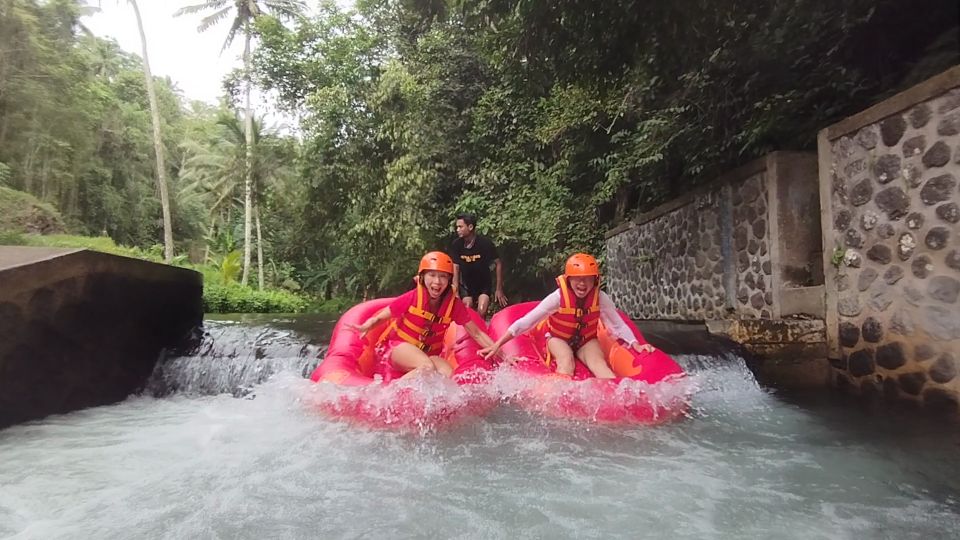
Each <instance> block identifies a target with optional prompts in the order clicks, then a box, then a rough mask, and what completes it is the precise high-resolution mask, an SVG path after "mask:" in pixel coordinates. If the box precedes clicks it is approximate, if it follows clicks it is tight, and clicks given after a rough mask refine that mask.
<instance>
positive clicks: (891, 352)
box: [877, 341, 907, 370]
mask: <svg viewBox="0 0 960 540" xmlns="http://www.w3.org/2000/svg"><path fill="white" fill-rule="evenodd" d="M906 363H907V357H906V356H905V355H904V354H903V345H902V344H901V343H900V342H897V341H894V342H893V343H887V344H886V345H883V346H881V347H880V348H879V349H877V365H878V366H880V367H882V368H884V369H889V370H894V369H899V368H901V367H903V365H904V364H906Z"/></svg>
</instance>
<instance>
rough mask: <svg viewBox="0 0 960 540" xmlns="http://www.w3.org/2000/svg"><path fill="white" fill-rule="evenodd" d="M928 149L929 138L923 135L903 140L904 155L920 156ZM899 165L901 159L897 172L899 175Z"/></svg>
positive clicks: (907, 156) (898, 161)
mask: <svg viewBox="0 0 960 540" xmlns="http://www.w3.org/2000/svg"><path fill="white" fill-rule="evenodd" d="M926 149H927V138H926V137H924V136H923V135H917V136H916V137H911V138H909V139H907V140H906V141H904V142H903V157H905V158H910V157H913V156H919V155H920V154H922V153H923V151H924V150H926ZM899 167H900V160H899V159H898V160H897V172H898V176H899V172H900V171H899Z"/></svg>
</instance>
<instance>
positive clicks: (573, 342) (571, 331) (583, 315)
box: [544, 253, 600, 350]
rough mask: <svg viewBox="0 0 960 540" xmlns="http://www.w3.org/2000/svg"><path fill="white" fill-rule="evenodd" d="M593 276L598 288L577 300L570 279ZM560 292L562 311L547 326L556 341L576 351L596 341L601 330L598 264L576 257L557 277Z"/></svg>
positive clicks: (582, 255) (588, 257)
mask: <svg viewBox="0 0 960 540" xmlns="http://www.w3.org/2000/svg"><path fill="white" fill-rule="evenodd" d="M576 276H593V277H595V278H596V284H595V285H594V287H593V288H592V289H590V292H589V293H587V296H585V297H584V298H578V297H577V295H576V294H575V293H574V292H573V290H572V289H571V288H570V283H569V282H568V281H567V279H568V278H570V277H576ZM557 286H558V287H559V288H560V309H558V310H557V311H556V312H555V313H553V314H552V315H550V317H548V318H547V320H546V321H544V323H545V324H546V327H547V330H548V331H549V332H550V335H551V336H553V337H558V338H560V339H562V340H564V341H566V342H567V343H569V344H570V346H571V347H572V348H573V350H577V349H579V348H580V345H583V344H584V343H586V342H588V341H590V340H591V339H594V338H595V337H597V331H598V329H599V326H600V270H599V267H598V266H597V260H596V259H594V258H593V257H591V256H590V255H587V254H586V253H577V254H576V255H573V256H572V257H570V258H569V259H567V264H566V266H565V268H564V273H563V275H562V276H558V277H557Z"/></svg>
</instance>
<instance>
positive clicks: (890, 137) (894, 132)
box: [880, 116, 907, 146]
mask: <svg viewBox="0 0 960 540" xmlns="http://www.w3.org/2000/svg"><path fill="white" fill-rule="evenodd" d="M906 130H907V122H906V121H904V119H903V117H902V116H893V117H890V118H887V119H886V120H884V121H883V122H880V137H881V138H882V139H883V144H885V145H887V146H896V145H897V143H898V142H900V138H901V137H903V132H904V131H906Z"/></svg>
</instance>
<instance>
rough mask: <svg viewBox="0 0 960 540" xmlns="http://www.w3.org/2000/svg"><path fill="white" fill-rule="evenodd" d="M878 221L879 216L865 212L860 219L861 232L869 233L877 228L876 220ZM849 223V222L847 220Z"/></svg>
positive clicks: (871, 212) (868, 211)
mask: <svg viewBox="0 0 960 540" xmlns="http://www.w3.org/2000/svg"><path fill="white" fill-rule="evenodd" d="M879 219H880V216H879V215H877V214H876V212H873V211H870V210H867V211H866V212H864V213H863V216H861V218H860V226H861V227H863V230H865V231H869V230H871V229H873V228H874V227H876V226H877V220H879ZM848 223H849V220H848Z"/></svg>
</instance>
